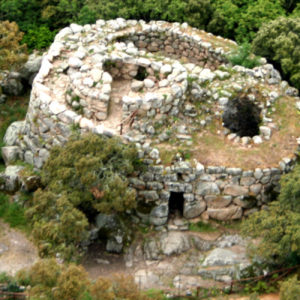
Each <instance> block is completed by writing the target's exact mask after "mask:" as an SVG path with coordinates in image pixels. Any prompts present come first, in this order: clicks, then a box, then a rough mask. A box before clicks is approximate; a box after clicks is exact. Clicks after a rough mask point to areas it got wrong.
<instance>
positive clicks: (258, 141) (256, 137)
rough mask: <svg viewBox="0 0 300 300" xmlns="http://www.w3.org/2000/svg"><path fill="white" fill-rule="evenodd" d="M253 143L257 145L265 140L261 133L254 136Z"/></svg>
mask: <svg viewBox="0 0 300 300" xmlns="http://www.w3.org/2000/svg"><path fill="white" fill-rule="evenodd" d="M252 140H253V143H254V144H256V145H259V144H261V143H262V142H263V140H262V138H261V137H260V136H259V135H255V136H254V137H253V138H252Z"/></svg>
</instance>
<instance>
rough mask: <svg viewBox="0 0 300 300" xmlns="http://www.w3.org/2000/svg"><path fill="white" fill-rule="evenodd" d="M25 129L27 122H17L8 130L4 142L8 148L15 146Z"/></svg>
mask: <svg viewBox="0 0 300 300" xmlns="http://www.w3.org/2000/svg"><path fill="white" fill-rule="evenodd" d="M24 127H25V121H16V122H13V123H12V124H10V126H9V127H8V128H7V130H6V133H5V136H4V138H3V141H4V143H5V145H6V146H14V145H15V143H16V141H17V140H18V139H19V136H20V135H21V134H22V132H23V130H24Z"/></svg>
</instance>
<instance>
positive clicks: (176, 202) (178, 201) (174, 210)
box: [169, 192, 184, 217]
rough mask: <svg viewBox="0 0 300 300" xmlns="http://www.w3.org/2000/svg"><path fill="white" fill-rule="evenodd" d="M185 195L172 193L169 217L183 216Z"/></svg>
mask: <svg viewBox="0 0 300 300" xmlns="http://www.w3.org/2000/svg"><path fill="white" fill-rule="evenodd" d="M183 205H184V198H183V193H176V192H171V195H170V199H169V215H170V216H172V215H175V216H178V215H179V216H181V217H182V216H183Z"/></svg>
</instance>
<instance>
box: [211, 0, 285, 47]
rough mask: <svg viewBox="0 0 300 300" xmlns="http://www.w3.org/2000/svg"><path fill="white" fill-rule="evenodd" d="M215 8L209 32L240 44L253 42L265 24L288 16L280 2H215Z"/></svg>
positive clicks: (275, 0) (272, 0)
mask: <svg viewBox="0 0 300 300" xmlns="http://www.w3.org/2000/svg"><path fill="white" fill-rule="evenodd" d="M213 7H214V13H213V16H212V18H211V20H210V22H209V24H208V27H207V29H208V31H211V32H213V33H215V34H218V35H222V36H224V37H227V38H231V39H235V40H236V41H238V42H239V43H242V42H249V41H251V40H252V39H253V38H254V36H255V33H256V32H257V30H258V29H259V28H260V26H261V25H262V24H263V23H265V22H268V21H271V20H274V19H275V18H276V17H278V16H285V14H286V11H285V10H284V8H283V7H282V5H281V3H280V1H278V0H259V1H243V0H242V1H240V0H214V1H213Z"/></svg>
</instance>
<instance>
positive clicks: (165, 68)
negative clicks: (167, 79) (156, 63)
mask: <svg viewBox="0 0 300 300" xmlns="http://www.w3.org/2000/svg"><path fill="white" fill-rule="evenodd" d="M160 72H161V73H162V74H168V73H171V72H172V66H171V65H163V66H162V67H161V69H160Z"/></svg>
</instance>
